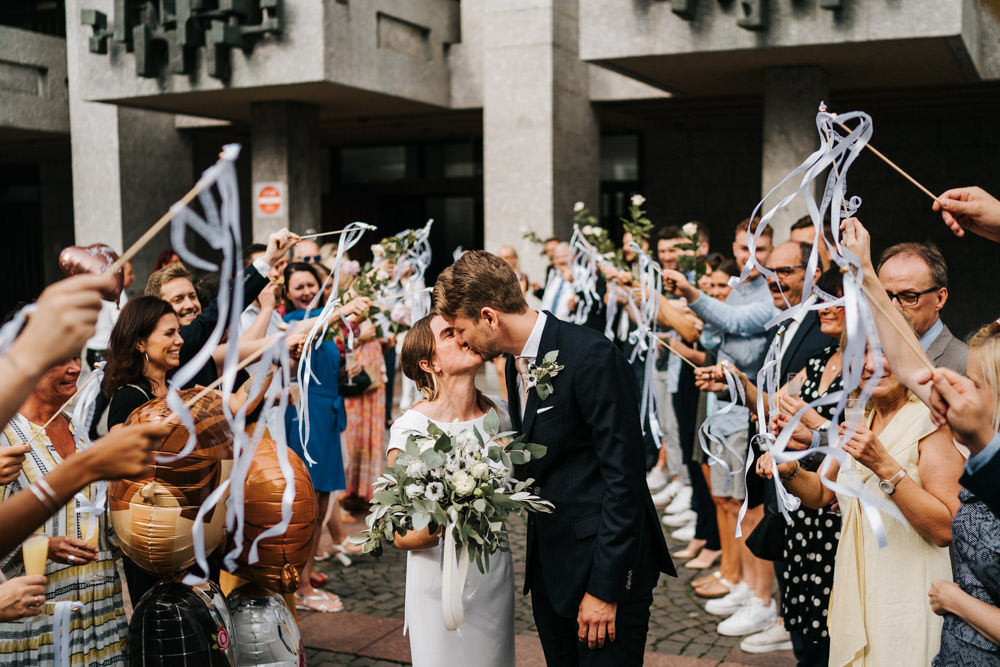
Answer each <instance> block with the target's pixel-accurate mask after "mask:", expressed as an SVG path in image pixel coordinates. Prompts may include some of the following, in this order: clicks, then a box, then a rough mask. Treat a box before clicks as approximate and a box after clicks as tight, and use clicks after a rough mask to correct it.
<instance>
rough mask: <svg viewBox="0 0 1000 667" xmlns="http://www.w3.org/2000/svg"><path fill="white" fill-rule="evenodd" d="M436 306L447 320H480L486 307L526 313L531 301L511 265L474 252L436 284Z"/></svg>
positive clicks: (482, 253) (485, 254) (481, 252)
mask: <svg viewBox="0 0 1000 667" xmlns="http://www.w3.org/2000/svg"><path fill="white" fill-rule="evenodd" d="M434 307H435V309H436V310H437V311H438V312H439V313H441V316H442V317H444V318H446V319H451V318H454V317H455V316H457V315H463V316H465V317H468V318H470V319H472V320H478V319H479V314H480V312H481V311H482V309H483V308H487V307H488V308H494V309H496V310H498V311H500V312H502V313H523V312H524V311H526V310H527V309H528V302H527V301H525V300H524V294H523V293H522V292H521V285H520V283H519V282H518V280H517V275H516V274H515V273H514V270H513V269H511V268H510V266H509V265H508V264H507V262H505V261H503V260H502V259H500V258H499V257H497V256H496V255H494V254H493V253H490V252H486V251H485V250H473V251H470V252H466V253H465V254H464V255H462V256H461V257H459V258H458V261H456V262H455V263H454V264H452V265H451V266H449V267H448V268H446V269H445V270H444V271H442V272H441V275H440V276H438V279H437V283H435V284H434Z"/></svg>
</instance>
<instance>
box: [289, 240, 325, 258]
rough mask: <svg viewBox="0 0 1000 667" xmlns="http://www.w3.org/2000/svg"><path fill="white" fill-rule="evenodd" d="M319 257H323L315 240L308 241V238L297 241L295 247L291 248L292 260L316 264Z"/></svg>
mask: <svg viewBox="0 0 1000 667" xmlns="http://www.w3.org/2000/svg"><path fill="white" fill-rule="evenodd" d="M321 259H323V255H322V254H321V253H320V250H319V246H318V245H317V244H316V242H315V241H310V240H308V239H306V240H305V241H299V242H298V243H297V244H296V245H295V247H293V248H292V261H293V262H305V263H307V264H317V263H318V262H319V261H320V260H321Z"/></svg>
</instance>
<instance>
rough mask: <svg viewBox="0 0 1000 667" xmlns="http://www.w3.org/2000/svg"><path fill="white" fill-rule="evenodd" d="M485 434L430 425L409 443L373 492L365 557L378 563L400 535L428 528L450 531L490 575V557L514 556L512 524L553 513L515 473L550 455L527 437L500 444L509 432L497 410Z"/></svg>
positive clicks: (488, 419) (488, 418) (529, 481)
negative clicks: (526, 515)
mask: <svg viewBox="0 0 1000 667" xmlns="http://www.w3.org/2000/svg"><path fill="white" fill-rule="evenodd" d="M484 429H485V430H486V431H487V433H488V434H490V435H489V440H484V439H483V436H482V434H481V433H480V432H479V431H478V430H477V429H475V428H466V429H463V430H461V431H459V432H457V433H448V432H446V431H443V430H442V429H440V428H438V427H437V426H435V425H434V424H433V423H428V432H427V434H423V433H416V432H415V433H413V434H411V435H410V436H409V438H408V439H407V442H406V449H405V451H401V452H399V454H398V456H397V457H396V460H395V462H394V463H393V465H391V466H389V467H388V468H387V469H386V470H385V472H383V473H382V475H381V476H380V477H379V478H378V481H376V483H375V485H374V488H375V494H374V496H373V497H372V510H371V513H370V514H369V515H368V517H367V518H366V523H367V526H368V531H367V533H368V534H367V537H366V538H365V541H364V542H363V544H362V548H363V551H364V552H365V553H370V554H372V555H374V556H375V557H380V556H381V555H382V551H383V548H384V544H385V543H386V542H389V543H392V542H393V540H394V537H395V534H396V533H399V534H400V535H405V534H406V533H407V532H408V531H410V530H423V529H425V528H426V529H427V530H429V531H430V532H431V533H432V534H433V533H434V532H436V531H437V530H438V529H445V530H448V529H449V527H450V530H452V531H454V532H453V536H454V538H455V542H456V544H457V545H458V546H459V547H461V546H465V545H467V546H468V548H469V560H470V561H472V562H474V563H475V564H476V566H477V567H478V568H479V570H480V571H481V572H486V571H487V570H488V569H489V556H490V554H492V553H494V552H496V551H509V549H510V547H509V545H508V543H507V534H506V531H505V530H504V523H505V522H506V520H507V517H509V516H510V515H512V514H513V515H517V514H521V513H523V512H524V511H526V510H527V511H532V512H551V511H552V509H553V507H552V504H551V503H549V502H547V501H545V500H542V499H541V498H539V497H538V496H535V495H533V494H531V493H530V492H529V491H528V490H527V489H528V487H529V486H530V485H531V484H532V482H533V481H534V480H532V479H527V480H524V481H518V480H516V479H514V478H513V477H511V474H510V473H511V470H512V469H513V466H514V465H520V464H524V463H527V462H528V461H531V460H532V459H538V458H541V457H542V456H544V455H545V450H546V448H545V447H544V446H543V445H537V444H532V443H526V442H524V436H519V437H517V438H516V439H515V440H513V441H512V442H510V443H509V444H507V445H506V446H502V445H500V444H499V443H498V441H499V440H501V439H503V438H506V437H507V436H509V435H512V433H498V431H499V430H500V417H499V416H498V415H497V413H496V411H495V410H490V411H489V413H488V414H487V415H486V419H485V424H484Z"/></svg>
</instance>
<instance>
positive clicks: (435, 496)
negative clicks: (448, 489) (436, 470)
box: [424, 482, 444, 503]
mask: <svg viewBox="0 0 1000 667" xmlns="http://www.w3.org/2000/svg"><path fill="white" fill-rule="evenodd" d="M424 497H425V498H427V500H430V501H433V502H435V503H436V502H437V501H439V500H441V498H443V497H444V484H442V483H441V482H431V483H430V484H428V485H427V489H426V490H425V491H424Z"/></svg>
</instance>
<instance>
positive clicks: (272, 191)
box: [257, 185, 281, 215]
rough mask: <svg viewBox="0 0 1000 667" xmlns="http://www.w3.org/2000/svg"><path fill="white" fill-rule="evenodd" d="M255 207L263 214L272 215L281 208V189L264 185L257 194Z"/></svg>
mask: <svg viewBox="0 0 1000 667" xmlns="http://www.w3.org/2000/svg"><path fill="white" fill-rule="evenodd" d="M257 208H259V209H260V212H261V213H263V214H265V215H274V214H275V213H277V212H278V209H280V208H281V191H280V190H278V188H276V187H274V186H273V185H265V186H264V187H262V188H261V189H260V192H259V193H258V194H257Z"/></svg>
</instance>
